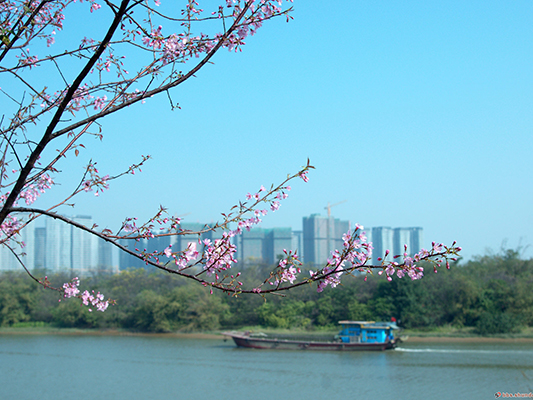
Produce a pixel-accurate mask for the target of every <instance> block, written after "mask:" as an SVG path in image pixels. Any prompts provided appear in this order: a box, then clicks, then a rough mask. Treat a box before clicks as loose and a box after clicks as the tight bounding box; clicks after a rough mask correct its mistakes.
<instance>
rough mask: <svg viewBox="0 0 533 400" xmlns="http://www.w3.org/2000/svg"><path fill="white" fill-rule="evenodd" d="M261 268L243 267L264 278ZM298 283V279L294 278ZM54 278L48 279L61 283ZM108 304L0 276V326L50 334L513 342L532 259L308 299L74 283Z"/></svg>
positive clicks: (131, 274) (532, 303)
mask: <svg viewBox="0 0 533 400" xmlns="http://www.w3.org/2000/svg"><path fill="white" fill-rule="evenodd" d="M269 268H271V267H269V266H265V265H262V266H255V267H248V270H247V273H248V274H252V275H254V276H257V277H258V278H257V279H259V277H260V276H264V274H265V272H266V270H268V269H269ZM304 273H305V271H304ZM70 278H71V277H69V276H65V275H63V274H57V275H54V276H49V279H50V281H51V282H54V281H57V282H65V281H68V280H69V279H70ZM82 283H83V286H84V287H85V286H88V287H94V288H98V290H100V291H102V292H104V293H106V294H109V297H110V298H112V299H116V301H117V305H116V306H113V307H110V309H109V310H108V311H106V312H105V313H99V312H96V311H93V312H89V310H88V309H87V307H81V306H80V303H79V301H76V300H74V299H69V300H63V301H59V300H61V297H60V295H59V294H58V293H56V292H52V291H48V290H44V289H43V288H42V287H41V286H39V285H36V284H35V282H33V281H31V280H29V279H28V278H27V276H26V275H25V274H24V273H19V272H5V273H3V274H1V275H0V326H2V327H6V326H17V325H19V326H20V325H21V323H22V325H24V323H39V324H50V325H52V326H57V327H73V328H96V329H119V328H120V329H127V330H132V331H139V332H174V331H183V332H191V331H213V330H218V329H236V328H241V327H246V326H248V327H249V326H263V327H270V328H278V329H290V328H301V329H308V330H318V329H325V328H333V327H335V326H336V325H337V322H338V321H340V320H346V319H348V320H375V321H382V320H384V321H388V320H390V319H391V317H394V318H396V319H397V320H398V321H399V324H400V326H402V327H404V328H411V329H412V328H416V329H424V328H427V329H431V328H435V327H440V326H445V325H451V326H455V327H473V328H474V331H475V332H476V333H478V334H497V333H513V332H518V331H520V330H521V329H522V328H524V327H527V326H532V325H533V291H531V285H532V283H533V259H529V260H524V259H521V258H520V256H519V252H518V251H515V250H506V251H502V252H501V253H500V254H497V255H486V256H482V257H477V258H474V259H473V260H471V261H468V262H466V263H464V264H462V263H459V264H456V265H452V267H451V269H450V270H449V271H447V270H444V269H443V270H439V272H438V273H437V274H435V273H433V269H432V268H429V266H428V268H426V271H425V277H424V278H423V279H422V280H418V281H411V280H410V279H406V278H403V279H397V278H394V279H393V280H392V281H391V282H388V281H386V280H385V279H383V278H382V277H378V276H371V275H368V276H367V279H366V281H365V280H364V276H358V277H355V278H353V279H348V280H345V282H344V283H343V285H341V286H340V287H337V288H335V289H331V288H328V289H327V290H324V292H322V293H317V292H316V290H315V289H314V288H310V287H302V288H296V289H293V290H291V291H289V292H288V293H287V294H286V297H281V296H267V297H266V299H263V298H262V297H261V296H256V295H244V296H238V297H233V296H228V295H226V294H222V293H213V294H211V293H210V290H209V289H208V288H204V287H200V286H198V285H194V284H190V283H188V282H187V281H185V280H184V279H180V278H179V277H175V276H172V275H170V274H165V273H163V272H160V271H156V272H153V271H148V270H145V269H142V268H141V269H131V270H126V271H122V272H121V273H119V274H116V275H98V276H93V277H87V278H84V279H83V280H82Z"/></svg>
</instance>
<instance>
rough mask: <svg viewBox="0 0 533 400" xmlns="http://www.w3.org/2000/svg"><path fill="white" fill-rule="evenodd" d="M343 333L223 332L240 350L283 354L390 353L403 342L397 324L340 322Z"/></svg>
mask: <svg viewBox="0 0 533 400" xmlns="http://www.w3.org/2000/svg"><path fill="white" fill-rule="evenodd" d="M339 324H340V325H341V331H340V332H339V333H338V334H337V335H335V336H334V337H333V338H329V340H328V339H324V338H317V337H297V336H294V335H290V336H280V335H278V336H276V337H270V336H268V335H266V334H264V333H253V332H250V331H246V332H236V331H231V332H223V333H222V334H223V335H224V336H226V337H231V338H232V339H233V341H234V342H235V344H236V345H237V346H239V347H248V348H253V349H279V350H338V351H358V350H378V351H381V350H389V349H394V348H395V347H396V346H397V345H398V343H400V342H401V341H402V340H401V339H400V338H399V337H398V338H395V337H394V331H395V330H397V329H398V326H397V325H396V322H374V321H339Z"/></svg>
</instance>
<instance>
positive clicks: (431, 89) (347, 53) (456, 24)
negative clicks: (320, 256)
mask: <svg viewBox="0 0 533 400" xmlns="http://www.w3.org/2000/svg"><path fill="white" fill-rule="evenodd" d="M205 3H214V2H212V1H211V2H208V1H205V2H201V1H200V4H201V5H203V4H205ZM292 16H293V18H294V19H293V20H292V21H290V22H289V23H287V22H285V20H284V19H278V20H275V21H269V22H267V23H265V24H264V26H263V27H262V28H261V29H260V30H259V31H258V33H257V34H256V35H255V36H253V37H249V38H248V39H247V41H246V45H245V46H244V47H243V51H242V52H239V53H230V52H227V51H223V52H220V53H218V54H217V55H216V56H215V57H214V59H213V64H210V65H207V66H206V67H204V68H203V69H202V70H201V71H200V72H199V73H198V74H197V75H196V77H195V78H194V79H191V80H189V81H187V82H186V83H185V84H183V85H181V86H179V87H177V88H176V89H175V90H173V91H172V92H171V96H172V99H173V101H174V102H175V103H179V105H180V107H181V109H179V110H174V111H172V110H171V107H170V105H169V101H168V98H167V97H166V95H165V96H160V97H155V98H153V99H150V100H149V101H147V103H146V104H143V105H138V106H135V107H131V108H130V109H128V110H125V111H124V112H122V113H121V114H118V115H116V116H113V117H110V118H108V119H106V120H103V121H102V129H103V132H102V133H103V134H104V139H103V140H102V141H101V142H100V141H98V140H96V139H93V138H87V139H85V140H84V141H83V144H84V145H86V148H87V149H86V150H83V151H82V152H81V154H80V156H79V157H77V158H76V159H69V160H66V161H65V163H64V164H63V168H62V171H63V173H62V176H61V178H60V179H59V180H58V182H59V183H60V184H61V186H59V187H58V188H56V189H54V190H55V191H51V192H50V195H47V196H48V198H47V199H46V200H42V201H43V202H53V201H54V200H56V199H57V198H59V197H55V196H60V194H61V193H62V192H61V190H62V189H65V188H68V187H71V186H69V185H71V184H72V182H75V181H76V180H77V179H79V177H80V173H81V171H82V169H83V163H85V162H87V160H88V159H90V158H91V159H93V160H96V161H97V162H98V165H99V166H100V170H101V171H102V172H103V174H105V173H109V174H114V173H118V172H120V171H121V170H122V169H125V168H127V166H129V165H130V164H132V163H135V162H137V161H138V160H140V156H141V155H146V154H150V155H151V156H152V160H151V161H150V162H149V163H148V164H147V165H146V166H145V167H144V168H143V171H142V173H138V174H136V175H135V176H126V177H125V178H123V179H121V180H120V181H116V182H114V183H113V184H112V185H111V188H110V190H108V191H106V192H105V193H103V194H102V195H101V196H100V197H98V198H96V197H94V196H93V195H92V194H88V195H85V196H83V197H80V198H79V199H78V200H77V201H76V206H75V208H74V209H73V210H72V209H64V210H62V212H63V213H65V214H70V215H73V214H85V215H87V214H88V215H92V216H93V218H94V220H95V222H96V223H98V224H99V225H100V226H101V227H109V228H114V229H116V228H117V227H119V226H120V222H121V221H122V220H123V219H124V218H126V217H132V216H136V217H138V218H139V220H142V219H143V218H148V217H150V216H151V215H153V214H155V212H156V211H157V209H158V206H159V205H163V206H165V207H167V208H168V210H169V212H170V213H171V214H173V215H182V216H183V220H184V221H189V222H203V223H207V222H211V221H217V220H220V214H221V213H223V212H228V210H229V208H230V207H231V206H233V205H235V204H237V203H238V201H239V200H244V199H245V195H246V193H247V192H253V191H257V190H258V189H259V187H260V186H261V185H264V186H269V185H270V184H277V183H279V182H281V181H283V180H284V179H285V177H286V176H287V174H292V173H295V172H297V171H298V170H299V169H300V167H301V166H302V165H305V164H306V162H307V159H308V158H309V159H310V162H311V164H312V165H313V166H314V167H316V169H315V170H313V171H312V172H311V173H310V174H309V178H310V180H309V182H308V183H304V182H303V181H301V180H298V181H295V182H294V183H293V185H292V188H293V189H292V191H291V192H290V196H289V198H288V199H287V200H285V201H284V202H283V203H282V206H281V208H280V209H279V210H278V211H277V212H275V213H269V215H267V216H266V217H264V218H263V223H262V225H261V226H262V227H265V228H270V227H288V226H290V227H292V228H293V229H295V230H300V229H301V227H302V217H303V216H309V215H311V214H314V213H321V214H322V215H326V210H325V207H326V206H327V205H328V203H330V204H335V203H340V204H337V205H335V206H334V207H332V208H331V211H332V215H333V216H334V217H335V218H339V219H343V220H350V221H351V222H352V224H353V223H356V222H357V223H360V224H362V225H364V226H365V227H369V228H371V227H377V226H390V227H393V228H394V227H411V226H420V227H423V228H424V238H425V241H426V246H430V244H431V242H432V241H437V242H442V243H444V244H451V243H452V242H453V241H454V240H455V241H457V242H458V244H459V245H460V246H461V247H462V248H463V256H464V257H465V259H470V258H472V257H474V256H481V255H484V254H488V253H491V252H492V253H497V252H499V251H500V249H501V248H502V247H504V248H511V249H518V248H519V247H521V248H522V255H523V257H527V258H529V257H532V256H533V248H532V247H531V245H532V244H533V232H532V228H531V227H532V226H533V211H532V207H531V205H532V200H531V199H532V197H533V184H532V182H531V175H530V172H531V171H532V169H533V168H532V167H533V161H532V158H531V155H532V154H533V135H532V133H533V112H532V111H533V97H532V95H531V94H532V93H533V68H532V67H533V35H532V34H533V32H532V31H533V24H531V21H532V20H533V3H531V2H530V1H519V0H517V1H513V2H508V1H469V2H464V1H449V2H424V1H402V2H393V1H373V2H355V1H351V0H350V1H348V0H338V1H335V2H323V1H317V0H305V1H303V0H294V12H293V13H292ZM52 192H53V194H52ZM56 193H57V194H56ZM528 246H529V247H528Z"/></svg>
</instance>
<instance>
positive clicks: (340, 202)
mask: <svg viewBox="0 0 533 400" xmlns="http://www.w3.org/2000/svg"><path fill="white" fill-rule="evenodd" d="M347 201H348V200H343V201H339V202H338V203H335V204H329V202H328V205H327V206H326V207H324V209H325V210H328V218H329V217H331V207H335V206H338V205H339V204H342V203H346V202H347Z"/></svg>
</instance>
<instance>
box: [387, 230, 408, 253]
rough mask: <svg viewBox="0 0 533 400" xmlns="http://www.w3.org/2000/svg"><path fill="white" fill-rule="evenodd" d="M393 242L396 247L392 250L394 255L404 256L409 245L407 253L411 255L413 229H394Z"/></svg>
mask: <svg viewBox="0 0 533 400" xmlns="http://www.w3.org/2000/svg"><path fill="white" fill-rule="evenodd" d="M393 241H394V246H393V248H392V249H390V250H391V251H392V252H393V253H394V255H403V253H405V247H404V246H405V245H407V253H409V251H411V249H410V247H411V228H394V234H393Z"/></svg>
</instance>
